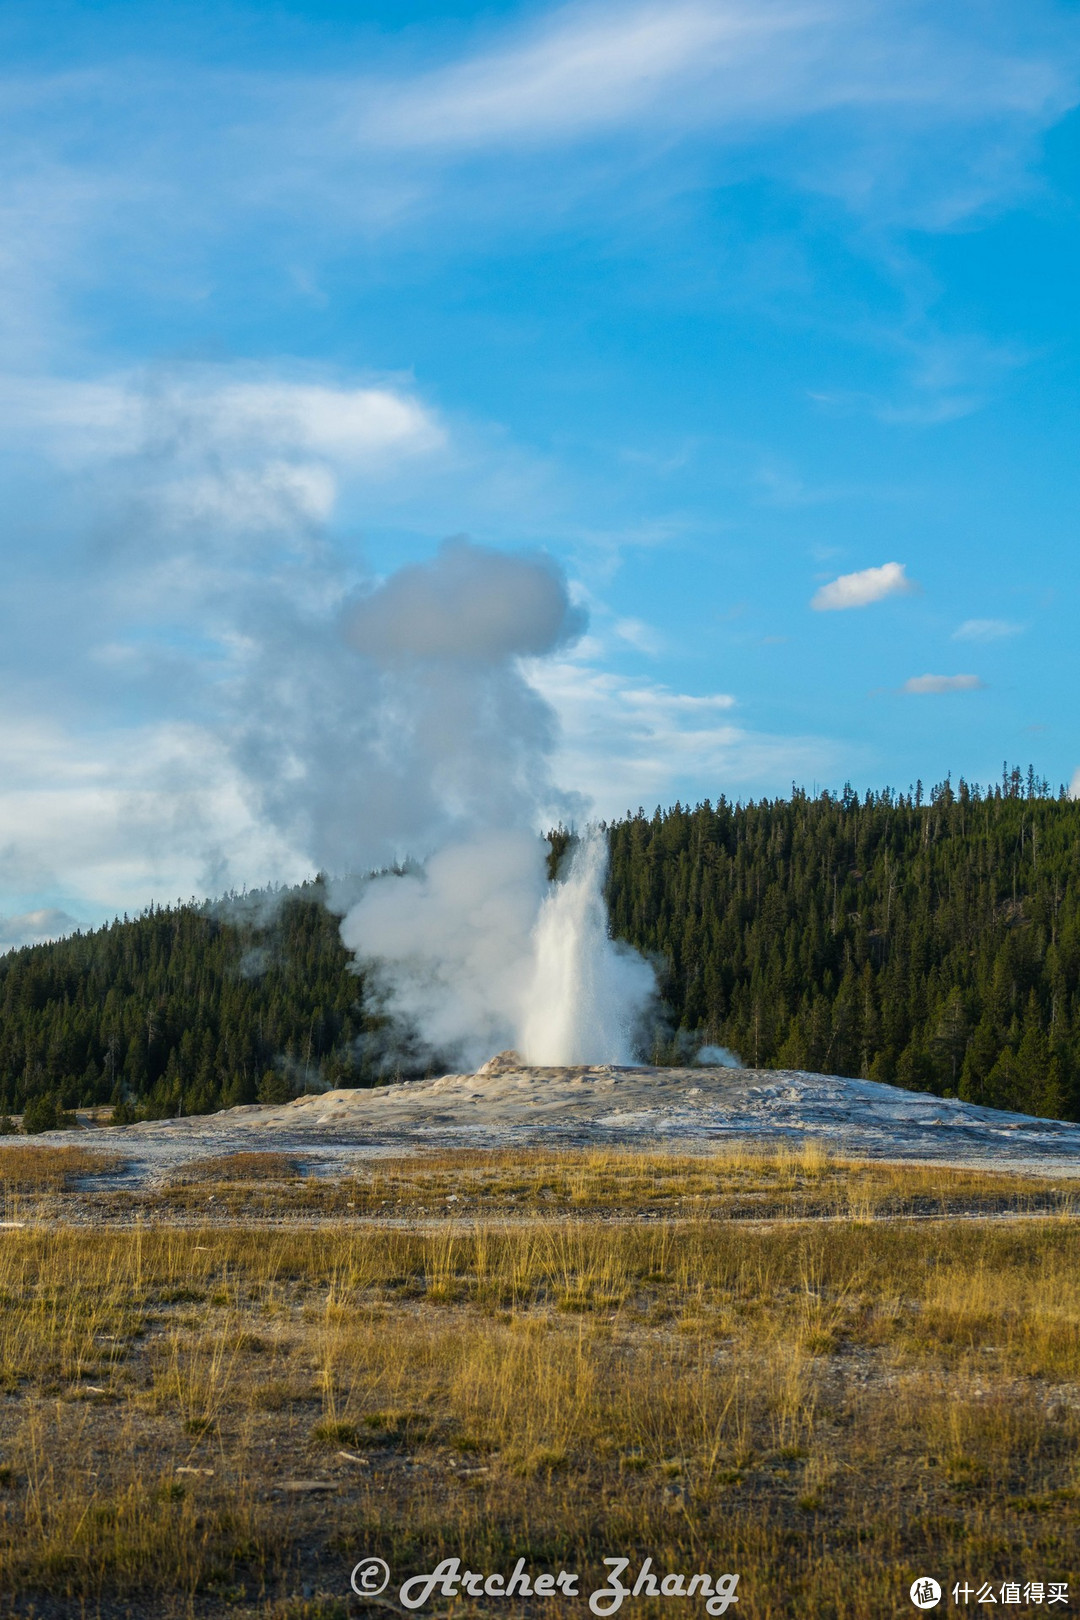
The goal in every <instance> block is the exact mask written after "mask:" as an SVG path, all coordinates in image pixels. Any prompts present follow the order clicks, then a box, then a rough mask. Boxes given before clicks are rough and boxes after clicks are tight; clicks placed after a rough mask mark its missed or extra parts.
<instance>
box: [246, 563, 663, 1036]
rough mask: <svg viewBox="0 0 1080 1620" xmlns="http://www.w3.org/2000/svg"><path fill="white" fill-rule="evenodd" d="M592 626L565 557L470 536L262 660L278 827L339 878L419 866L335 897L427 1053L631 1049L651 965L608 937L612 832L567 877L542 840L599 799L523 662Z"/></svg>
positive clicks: (368, 962)
mask: <svg viewBox="0 0 1080 1620" xmlns="http://www.w3.org/2000/svg"><path fill="white" fill-rule="evenodd" d="M583 628H584V618H583V615H582V614H581V613H580V612H578V611H577V610H576V609H575V608H574V607H573V605H572V604H571V602H570V599H569V595H568V592H567V588H566V582H565V580H564V578H563V576H562V575H561V573H560V572H559V571H558V569H557V568H556V567H555V565H554V564H553V563H552V562H551V561H550V559H548V558H546V557H543V556H540V555H529V556H516V557H515V556H508V555H506V554H504V553H500V552H496V551H492V550H489V549H487V548H485V547H482V546H476V545H473V544H471V543H470V542H468V541H466V540H453V541H448V542H447V543H446V544H445V545H443V546H442V547H441V548H440V550H439V552H438V553H437V554H436V556H435V557H434V559H432V561H430V562H428V563H424V564H415V565H411V566H409V567H406V568H403V569H401V570H400V571H399V572H398V573H396V574H394V575H392V576H391V577H390V578H389V579H388V580H386V581H385V582H383V583H382V584H380V585H378V586H376V587H375V588H374V589H371V590H369V591H367V592H366V593H364V594H362V595H360V596H359V597H357V598H356V599H354V600H353V601H352V602H351V603H349V604H348V606H347V608H346V609H345V612H344V614H343V617H342V621H341V635H340V636H339V637H337V638H336V639H334V640H331V641H330V643H329V644H326V638H325V636H324V637H323V638H322V639H321V642H320V638H319V637H318V636H317V634H316V633H315V632H314V627H313V632H312V634H311V636H310V638H309V639H308V640H307V642H306V650H307V651H308V652H309V654H310V657H309V658H307V659H306V660H302V661H300V662H299V663H298V662H296V661H294V662H293V663H292V664H290V663H289V662H288V661H287V660H286V661H284V662H283V661H282V660H281V658H280V648H281V646H282V644H283V643H282V642H279V643H278V647H277V649H275V650H276V651H277V652H278V659H277V662H276V665H275V667H274V668H273V670H272V671H267V679H266V688H267V689H268V690H269V691H270V692H271V693H273V694H274V696H275V697H276V701H275V702H273V703H272V704H264V708H263V711H262V712H263V720H262V722H261V723H260V724H259V725H257V726H256V727H254V728H249V731H248V733H247V735H246V738H245V740H244V746H245V747H246V748H247V750H248V754H249V766H250V767H251V769H250V770H249V775H251V774H254V775H255V776H256V777H257V778H258V779H260V780H262V781H263V782H264V784H265V795H266V806H267V808H269V809H271V811H272V813H273V814H274V816H275V819H276V820H277V821H278V823H279V825H284V826H285V827H287V828H288V829H289V830H290V832H291V833H292V835H293V836H294V837H297V838H303V839H304V841H306V842H307V843H308V845H309V847H312V848H313V849H314V851H315V853H316V856H317V858H318V859H319V860H320V861H321V862H322V863H323V864H324V865H327V866H329V867H330V868H331V869H337V870H338V871H341V870H342V869H343V868H348V867H351V868H352V869H353V870H356V869H357V868H358V867H359V866H361V865H368V866H373V865H383V866H386V865H387V864H389V863H391V862H395V861H402V860H407V861H408V862H409V863H411V864H408V865H407V866H406V869H405V870H404V871H403V872H397V873H388V874H386V875H385V876H383V877H379V878H375V879H371V880H369V881H367V882H365V883H364V884H362V886H361V889H360V892H359V895H358V896H357V895H356V892H355V890H354V891H353V893H352V894H351V895H348V896H346V895H345V893H344V891H339V894H340V896H341V899H340V904H341V909H342V910H343V911H344V912H345V915H344V918H343V921H342V938H343V940H344V942H345V944H346V945H347V946H348V947H349V949H350V950H351V951H352V952H353V953H354V954H355V956H356V958H357V960H358V962H360V963H362V964H363V965H364V966H365V968H366V969H367V971H368V972H369V984H370V985H371V986H372V988H374V989H375V990H376V992H377V993H379V994H381V997H382V1000H383V1003H384V1005H385V1007H386V1009H387V1010H388V1011H389V1012H390V1013H391V1014H392V1015H393V1016H394V1017H395V1019H397V1020H398V1021H399V1022H400V1024H401V1025H402V1026H403V1027H404V1028H407V1029H409V1030H410V1031H412V1032H413V1036H414V1037H415V1035H416V1033H417V1032H418V1034H419V1037H420V1043H421V1052H422V1054H426V1055H427V1056H428V1057H434V1056H436V1055H438V1056H439V1057H443V1058H446V1059H447V1060H452V1061H456V1062H459V1063H462V1064H465V1063H469V1064H472V1065H474V1066H475V1064H477V1063H479V1062H481V1061H482V1060H483V1059H484V1058H485V1057H489V1056H490V1055H491V1054H492V1052H494V1051H497V1050H499V1049H500V1048H502V1047H506V1046H514V1045H516V1046H518V1047H519V1048H520V1049H521V1050H522V1052H523V1055H525V1056H526V1057H528V1058H529V1059H531V1060H532V1061H535V1062H541V1063H571V1062H604V1061H607V1062H623V1061H628V1060H629V1059H630V1058H631V1056H632V1048H633V1026H634V1023H635V1018H636V1010H637V1009H638V1008H639V1007H640V1006H641V1004H642V1002H643V1001H645V1000H647V999H648V997H649V996H650V995H651V992H652V988H653V976H652V972H651V969H649V968H648V966H647V965H646V964H645V963H644V962H643V961H642V959H641V958H640V957H637V956H636V955H635V954H634V953H633V952H631V951H629V950H628V949H627V948H626V947H622V946H617V945H615V944H613V942H612V941H611V940H610V939H609V938H608V933H607V914H606V908H605V905H604V898H603V885H604V878H605V875H606V859H607V855H606V844H605V842H604V840H603V838H602V836H601V835H600V834H599V833H591V834H587V835H586V837H585V838H584V839H583V841H582V842H581V844H580V845H579V846H578V848H577V850H576V853H575V854H574V856H573V858H572V861H571V863H570V867H569V870H568V872H567V873H566V874H565V876H564V878H563V881H561V882H560V883H558V884H557V885H556V886H555V887H554V889H553V888H552V886H551V885H549V883H548V881H547V872H546V855H547V850H546V846H545V845H544V843H543V841H542V839H541V838H540V836H539V828H540V826H541V825H543V824H544V822H545V820H546V822H547V824H548V825H550V824H551V821H552V820H554V819H558V818H564V819H565V818H567V817H569V816H574V815H575V814H580V811H581V809H582V806H581V805H580V804H579V803H577V802H575V801H574V800H573V799H572V798H570V797H569V796H568V795H565V794H562V793H560V791H559V790H558V788H557V786H556V784H555V783H554V782H553V780H552V777H551V771H550V756H551V751H552V748H553V745H554V742H555V739H556V721H555V716H554V714H553V712H552V710H551V709H550V707H549V706H548V704H547V703H546V702H545V701H544V699H543V698H541V697H540V695H539V694H538V693H537V692H536V691H535V690H534V689H533V687H531V686H530V685H529V683H528V682H527V680H526V679H525V676H524V674H523V673H522V670H521V667H520V660H521V659H523V658H531V659H535V658H542V657H544V656H545V655H547V654H550V653H552V652H554V651H556V650H557V649H559V648H560V647H562V646H564V645H566V644H567V643H568V642H570V641H572V640H573V639H574V638H576V637H577V636H578V635H580V633H581V631H582V629H583ZM284 644H286V645H287V644H288V643H287V642H285V643H284ZM320 695H321V696H322V697H323V699H324V701H322V702H320V701H319V698H320ZM335 699H336V702H335Z"/></svg>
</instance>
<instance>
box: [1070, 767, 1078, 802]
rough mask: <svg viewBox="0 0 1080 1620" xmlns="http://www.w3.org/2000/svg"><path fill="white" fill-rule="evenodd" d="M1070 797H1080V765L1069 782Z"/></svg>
mask: <svg viewBox="0 0 1080 1620" xmlns="http://www.w3.org/2000/svg"><path fill="white" fill-rule="evenodd" d="M1069 798H1070V799H1080V765H1078V766H1077V768H1076V770H1075V771H1073V774H1072V781H1071V782H1070V783H1069Z"/></svg>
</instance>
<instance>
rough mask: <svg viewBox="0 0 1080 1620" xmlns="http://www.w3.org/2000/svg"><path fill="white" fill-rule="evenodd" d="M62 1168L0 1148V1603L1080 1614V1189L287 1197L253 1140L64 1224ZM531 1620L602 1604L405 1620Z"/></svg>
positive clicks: (756, 1160)
mask: <svg viewBox="0 0 1080 1620" xmlns="http://www.w3.org/2000/svg"><path fill="white" fill-rule="evenodd" d="M79 1151H81V1150H79ZM61 1153H62V1150H60V1151H58V1150H56V1149H53V1148H45V1147H41V1148H38V1147H25V1148H24V1147H21V1146H19V1147H10V1148H7V1149H5V1150H4V1151H3V1152H0V1181H2V1182H3V1186H4V1193H5V1199H6V1208H7V1209H8V1212H9V1213H8V1216H7V1217H6V1218H9V1219H21V1220H23V1221H25V1223H26V1224H24V1225H22V1226H13V1227H8V1228H7V1229H5V1230H4V1231H3V1232H2V1233H0V1391H2V1393H0V1612H5V1613H12V1614H20V1615H30V1614H34V1615H36V1616H38V1617H41V1620H52V1617H54V1616H55V1617H60V1616H63V1617H65V1620H66V1617H67V1616H72V1615H78V1616H82V1615H87V1616H93V1615H102V1616H114V1615H115V1616H120V1615H125V1616H128V1615H130V1616H132V1617H134V1616H139V1617H140V1620H141V1617H152V1616H163V1617H164V1616H182V1615H196V1616H202V1615H217V1614H222V1615H224V1614H232V1615H245V1614H246V1615H252V1616H254V1615H258V1616H260V1617H267V1620H269V1617H271V1616H273V1617H280V1620H285V1617H289V1620H301V1617H306V1620H331V1617H336V1616H345V1615H350V1614H359V1613H361V1612H364V1611H363V1607H362V1604H361V1602H360V1600H359V1599H357V1598H350V1597H349V1596H348V1582H349V1571H350V1570H351V1568H352V1566H353V1565H354V1564H355V1563H356V1562H357V1560H358V1559H359V1558H360V1557H361V1556H363V1555H365V1554H377V1555H380V1556H382V1557H383V1558H385V1559H386V1560H387V1562H388V1563H389V1564H390V1565H391V1567H392V1569H393V1571H394V1577H395V1579H394V1582H393V1583H392V1584H391V1587H390V1588H389V1589H388V1591H387V1593H386V1598H392V1597H393V1596H394V1593H395V1591H396V1587H397V1585H398V1584H400V1581H401V1580H402V1579H404V1578H405V1576H406V1575H410V1574H413V1573H416V1572H419V1571H424V1570H430V1569H432V1568H433V1567H434V1565H435V1563H436V1562H437V1561H438V1560H439V1559H441V1558H443V1557H448V1556H460V1557H461V1558H462V1559H463V1561H465V1562H466V1563H467V1564H468V1565H469V1566H470V1567H471V1568H472V1569H474V1570H481V1571H496V1570H497V1571H509V1570H510V1569H511V1568H512V1567H513V1565H514V1563H515V1561H516V1560H517V1558H519V1557H524V1558H525V1559H526V1562H527V1564H528V1565H529V1566H530V1567H531V1568H532V1570H533V1573H534V1574H535V1573H536V1572H538V1571H540V1570H544V1569H558V1568H560V1567H563V1568H566V1569H573V1570H578V1571H580V1572H581V1573H582V1576H583V1579H582V1582H581V1586H582V1590H583V1591H584V1592H585V1593H587V1592H588V1591H590V1590H591V1589H592V1588H593V1587H596V1586H600V1585H602V1584H603V1581H604V1578H605V1571H604V1569H603V1565H602V1560H603V1558H604V1557H605V1556H606V1555H612V1556H614V1555H622V1556H627V1557H630V1558H631V1573H633V1571H634V1570H635V1569H636V1567H637V1564H638V1562H639V1561H640V1559H641V1558H643V1557H644V1556H646V1555H651V1556H652V1558H653V1560H654V1564H655V1566H656V1567H657V1569H658V1570H659V1571H661V1572H663V1571H685V1572H687V1573H692V1572H696V1571H699V1570H702V1571H713V1572H723V1571H738V1572H739V1574H740V1584H739V1588H738V1597H739V1601H738V1605H737V1607H735V1608H732V1609H731V1610H729V1613H730V1614H732V1615H735V1616H736V1620H748V1617H749V1620H764V1617H766V1616H768V1617H775V1620H780V1617H784V1620H786V1617H788V1616H794V1615H799V1616H807V1617H810V1620H824V1617H837V1620H839V1617H841V1616H842V1617H848V1616H851V1617H853V1620H876V1617H878V1616H883V1615H894V1614H914V1613H915V1612H917V1611H916V1610H914V1609H913V1607H912V1606H911V1604H910V1603H909V1601H908V1598H907V1595H906V1593H907V1587H908V1584H909V1583H910V1581H911V1580H912V1578H913V1577H914V1576H916V1575H920V1574H924V1573H925V1574H930V1575H935V1576H936V1577H937V1578H938V1579H939V1580H940V1581H941V1583H942V1585H943V1586H946V1589H947V1591H948V1590H949V1589H951V1587H952V1585H953V1583H954V1581H961V1582H963V1581H965V1580H966V1581H967V1582H969V1583H971V1584H972V1586H973V1588H974V1587H976V1586H978V1585H981V1583H983V1582H986V1581H992V1582H994V1583H995V1586H996V1587H998V1586H1000V1583H1001V1582H1003V1581H1008V1580H1015V1581H1016V1582H1018V1583H1019V1584H1020V1586H1021V1588H1022V1587H1023V1584H1024V1583H1025V1582H1028V1581H1042V1582H1043V1583H1046V1584H1047V1585H1048V1583H1049V1582H1051V1581H1053V1582H1068V1583H1069V1585H1070V1599H1071V1606H1072V1607H1073V1608H1075V1607H1076V1606H1077V1605H1078V1603H1080V1263H1078V1262H1080V1225H1078V1223H1077V1221H1076V1219H1075V1214H1074V1209H1073V1205H1072V1201H1071V1197H1070V1195H1069V1192H1068V1188H1067V1186H1058V1185H1056V1184H1054V1183H1050V1182H1045V1183H1040V1182H1034V1181H1029V1180H1022V1181H1021V1180H1018V1179H1016V1180H1014V1179H1011V1178H1009V1177H1004V1176H994V1175H989V1174H981V1173H974V1172H972V1173H970V1174H968V1175H966V1176H963V1177H961V1176H958V1175H957V1174H956V1173H954V1172H948V1171H942V1170H940V1169H939V1170H902V1169H898V1168H897V1167H887V1166H881V1165H877V1166H860V1165H844V1164H838V1163H836V1162H833V1161H830V1160H828V1159H827V1158H824V1157H823V1156H821V1155H820V1154H815V1153H808V1154H806V1155H788V1156H780V1157H777V1156H759V1155H755V1154H752V1153H746V1152H739V1151H734V1152H732V1153H731V1154H729V1155H727V1156H726V1157H724V1156H721V1157H713V1158H709V1159H698V1160H694V1159H687V1158H684V1159H675V1158H656V1159H647V1158H643V1157H640V1156H633V1157H630V1156H627V1157H621V1156H618V1155H613V1154H589V1155H584V1154H582V1155H570V1154H550V1155H543V1154H530V1155H525V1156H515V1155H513V1154H502V1155H495V1154H491V1155H456V1156H450V1155H446V1156H439V1157H433V1158H430V1159H427V1160H412V1161H407V1160H399V1161H395V1162H394V1163H392V1164H388V1163H386V1162H385V1161H384V1162H383V1163H382V1164H381V1165H379V1166H377V1167H373V1166H368V1167H367V1168H366V1169H365V1170H364V1171H363V1172H362V1173H361V1174H359V1175H358V1176H357V1177H351V1178H349V1179H348V1180H347V1181H345V1182H343V1183H341V1184H340V1185H334V1186H332V1187H330V1188H329V1190H327V1191H325V1192H322V1193H320V1194H319V1195H318V1196H317V1197H316V1198H314V1199H309V1198H308V1194H310V1193H311V1190H312V1188H313V1187H317V1186H318V1185H319V1184H318V1183H316V1182H314V1181H313V1179H312V1178H311V1177H310V1176H306V1175H305V1174H304V1171H305V1168H306V1167H305V1166H304V1164H303V1163H302V1162H296V1161H290V1160H288V1159H283V1158H281V1156H277V1157H276V1160H275V1162H274V1163H269V1162H267V1161H265V1160H263V1159H261V1158H260V1157H259V1156H257V1155H256V1156H248V1158H247V1160H246V1162H240V1161H238V1160H236V1159H230V1160H228V1161H219V1162H218V1163H217V1164H216V1165H213V1166H210V1167H209V1168H207V1167H206V1166H205V1165H204V1166H202V1167H201V1168H196V1167H192V1168H191V1169H190V1170H189V1171H187V1172H185V1173H183V1174H181V1175H179V1176H177V1177H176V1178H175V1180H174V1183H173V1184H172V1186H170V1187H169V1188H165V1189H161V1190H160V1192H159V1193H156V1194H154V1195H153V1198H152V1199H151V1200H150V1202H149V1203H148V1204H147V1205H146V1206H145V1207H144V1206H141V1205H140V1206H139V1208H138V1209H137V1210H136V1211H135V1218H132V1210H131V1208H130V1207H129V1206H125V1207H120V1206H117V1204H116V1203H115V1201H114V1198H113V1195H112V1194H110V1193H102V1194H101V1195H99V1196H100V1198H101V1199H102V1204H101V1222H100V1223H99V1224H98V1225H90V1224H82V1225H73V1224H70V1223H68V1222H66V1221H65V1219H64V1200H65V1198H71V1199H73V1200H75V1201H76V1202H77V1203H78V1207H79V1209H80V1211H81V1218H82V1219H84V1220H85V1215H86V1209H87V1203H86V1200H87V1199H88V1198H89V1199H92V1198H93V1197H94V1196H95V1195H94V1194H93V1191H92V1181H93V1177H94V1174H95V1171H101V1170H103V1169H106V1168H108V1166H107V1165H105V1164H103V1163H100V1162H98V1163H96V1164H95V1163H94V1162H93V1160H92V1158H91V1159H90V1160H87V1159H86V1158H85V1156H84V1159H83V1161H81V1162H79V1163H75V1162H74V1161H73V1160H72V1161H69V1162H68V1163H67V1164H64V1163H62V1162H61ZM9 1156H19V1162H18V1164H16V1162H15V1157H9ZM35 1156H36V1158H35ZM35 1163H38V1171H35ZM5 1164H6V1168H5ZM88 1183H89V1185H90V1190H89V1191H88ZM323 1186H324V1188H325V1186H326V1184H323ZM290 1189H291V1191H292V1195H294V1196H291V1197H290ZM211 1198H212V1199H213V1200H214V1205H215V1206H218V1205H219V1204H220V1205H222V1206H223V1207H220V1208H218V1207H215V1208H214V1209H212V1210H210V1211H207V1210H206V1208H205V1201H206V1200H209V1199H211ZM200 1200H202V1201H203V1202H201V1203H200V1202H199V1201H200ZM305 1200H306V1201H305ZM448 1200H454V1202H453V1203H449V1202H448ZM230 1201H231V1202H230ZM268 1205H272V1206H274V1207H276V1208H278V1209H284V1211H285V1212H286V1214H288V1215H290V1216H291V1221H289V1222H286V1223H284V1224H276V1225H272V1226H268V1225H267V1224H266V1222H265V1221H264V1220H262V1219H261V1218H256V1217H261V1216H262V1215H264V1214H265V1212H266V1209H267V1207H268ZM942 1210H951V1211H953V1212H954V1213H953V1215H952V1216H949V1215H945V1216H942V1215H941V1213H940V1212H941V1211H942ZM12 1211H19V1212H21V1213H12ZM245 1211H247V1213H248V1216H249V1218H247V1219H245ZM957 1212H962V1213H963V1214H964V1215H965V1216H966V1217H967V1218H965V1219H957V1218H955V1215H956V1213H957ZM751 1216H756V1217H758V1218H757V1219H751V1218H748V1217H751ZM972 1216H974V1217H976V1218H971V1217H972ZM915 1217H918V1218H915ZM942 1607H943V1609H944V1608H945V1605H943V1606H942ZM971 1608H972V1609H973V1610H977V1611H978V1612H981V1613H985V1612H987V1610H986V1608H985V1607H981V1606H979V1605H976V1604H974V1603H972V1605H971ZM1019 1608H1021V1609H1022V1608H1023V1605H1022V1604H1021V1605H1019ZM523 1609H525V1610H526V1611H528V1612H538V1613H544V1614H558V1615H560V1616H562V1615H566V1616H570V1615H576V1616H580V1617H582V1620H587V1617H588V1614H589V1611H588V1607H587V1604H586V1602H585V1600H584V1598H577V1599H570V1598H566V1597H562V1598H551V1599H544V1600H533V1601H532V1602H531V1604H530V1603H529V1602H525V1603H523V1602H521V1601H520V1600H519V1601H517V1602H516V1603H515V1602H507V1601H503V1602H499V1601H497V1600H493V1599H491V1598H488V1599H484V1598H480V1599H477V1600H475V1601H472V1600H464V1601H463V1600H460V1599H458V1600H456V1601H451V1600H448V1599H439V1598H435V1599H433V1601H432V1603H431V1604H429V1605H428V1607H427V1608H426V1609H425V1610H423V1611H421V1612H422V1613H425V1614H438V1615H440V1616H442V1615H446V1614H450V1613H455V1614H460V1615H463V1616H464V1615H467V1614H471V1613H495V1614H511V1613H521V1612H522V1610H523ZM371 1612H374V1611H371ZM621 1612H622V1614H623V1615H624V1616H626V1615H629V1616H633V1617H643V1616H646V1615H649V1616H658V1615H660V1614H661V1613H663V1614H665V1615H667V1616H671V1617H673V1620H677V1617H678V1616H679V1615H682V1614H685V1615H689V1614H691V1613H693V1614H703V1613H704V1604H703V1602H702V1601H701V1600H700V1599H694V1600H684V1601H683V1602H675V1603H674V1604H673V1603H672V1600H670V1599H648V1598H639V1599H637V1600H628V1601H627V1603H626V1604H625V1605H624V1607H623V1609H622V1611H621ZM939 1612H942V1611H939ZM949 1612H962V1610H956V1609H954V1608H952V1607H951V1605H950V1606H949ZM997 1612H1003V1611H1002V1605H1001V1604H1000V1603H999V1604H998V1606H997ZM1005 1612H1007V1611H1005ZM1014 1612H1016V1611H1015V1610H1014ZM1031 1612H1033V1613H1034V1612H1049V1613H1065V1612H1069V1611H1067V1610H1066V1609H1065V1608H1063V1607H1059V1606H1056V1607H1054V1608H1051V1609H1047V1608H1046V1605H1045V1603H1044V1604H1043V1605H1041V1606H1040V1607H1039V1608H1038V1609H1032V1610H1031Z"/></svg>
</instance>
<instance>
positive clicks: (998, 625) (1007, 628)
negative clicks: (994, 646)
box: [952, 619, 1024, 641]
mask: <svg viewBox="0 0 1080 1620" xmlns="http://www.w3.org/2000/svg"><path fill="white" fill-rule="evenodd" d="M1023 629H1024V626H1023V625H1022V624H1014V623H1013V622H1012V621H1011V620H1010V619H965V620H964V622H963V624H961V625H959V626H958V627H957V629H955V630H954V631H953V634H952V638H953V640H954V641H1001V640H1003V639H1004V638H1005V637H1006V636H1018V635H1020V634H1021V633H1022V631H1023Z"/></svg>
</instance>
